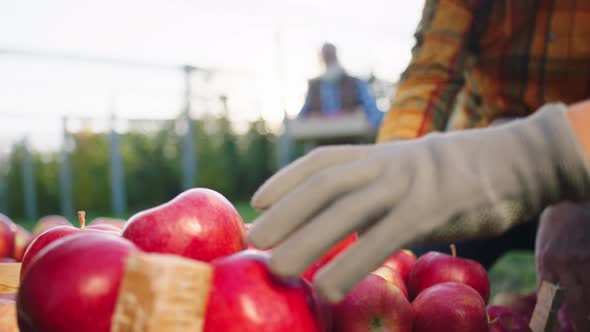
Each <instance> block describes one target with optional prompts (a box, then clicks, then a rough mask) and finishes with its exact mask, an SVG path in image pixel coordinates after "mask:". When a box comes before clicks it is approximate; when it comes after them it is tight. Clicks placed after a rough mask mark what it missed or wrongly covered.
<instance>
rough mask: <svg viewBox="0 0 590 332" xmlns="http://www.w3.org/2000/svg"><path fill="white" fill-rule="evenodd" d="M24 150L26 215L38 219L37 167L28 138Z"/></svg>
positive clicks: (30, 218)
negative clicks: (35, 166)
mask: <svg viewBox="0 0 590 332" xmlns="http://www.w3.org/2000/svg"><path fill="white" fill-rule="evenodd" d="M22 151H23V188H24V193H25V217H27V219H28V220H36V219H37V193H36V190H35V169H34V165H33V160H32V158H31V154H30V152H29V147H28V139H27V138H25V139H24V140H23V143H22Z"/></svg>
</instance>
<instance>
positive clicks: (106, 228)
mask: <svg viewBox="0 0 590 332" xmlns="http://www.w3.org/2000/svg"><path fill="white" fill-rule="evenodd" d="M86 229H94V230H99V231H105V232H113V233H117V234H121V232H122V230H121V229H120V228H119V227H117V226H113V225H108V224H98V225H90V226H88V227H86Z"/></svg>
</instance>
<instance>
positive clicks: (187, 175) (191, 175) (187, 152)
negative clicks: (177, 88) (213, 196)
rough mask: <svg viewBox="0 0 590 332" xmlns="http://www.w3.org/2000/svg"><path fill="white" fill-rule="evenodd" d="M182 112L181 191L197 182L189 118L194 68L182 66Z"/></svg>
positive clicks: (194, 138)
mask: <svg viewBox="0 0 590 332" xmlns="http://www.w3.org/2000/svg"><path fill="white" fill-rule="evenodd" d="M183 70H184V86H185V95H184V110H183V114H182V120H183V121H184V128H185V132H184V140H183V144H182V187H183V189H185V190H186V189H190V188H192V187H194V186H195V185H196V182H197V171H198V170H197V157H196V153H197V152H196V149H195V140H196V137H195V133H194V132H195V130H194V127H193V121H192V118H191V96H192V86H191V79H192V73H193V71H194V70H195V68H194V67H191V66H184V67H183Z"/></svg>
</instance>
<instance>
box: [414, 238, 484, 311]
mask: <svg viewBox="0 0 590 332" xmlns="http://www.w3.org/2000/svg"><path fill="white" fill-rule="evenodd" d="M453 253H454V247H453ZM451 281H453V282H460V283H463V284H466V285H469V286H471V287H473V289H475V290H476V291H478V292H479V294H480V295H481V297H482V298H483V299H484V301H485V302H486V303H487V302H488V300H489V298H490V279H489V278H488V274H487V272H486V270H485V269H484V268H483V266H481V264H479V263H478V262H476V261H474V260H470V259H463V258H458V257H455V255H454V254H453V255H452V256H451V255H447V254H443V253H440V252H429V253H427V254H425V255H423V256H422V257H420V258H419V259H418V260H417V261H416V264H415V265H414V267H413V268H412V271H410V276H409V278H408V291H409V292H410V297H411V298H415V297H416V296H418V294H419V293H420V292H422V291H423V290H425V289H426V288H428V287H430V286H433V285H436V284H440V283H443V282H451Z"/></svg>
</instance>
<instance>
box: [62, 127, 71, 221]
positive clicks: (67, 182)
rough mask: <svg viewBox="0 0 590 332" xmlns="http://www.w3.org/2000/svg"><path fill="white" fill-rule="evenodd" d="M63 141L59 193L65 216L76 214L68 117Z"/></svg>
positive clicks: (63, 128)
mask: <svg viewBox="0 0 590 332" xmlns="http://www.w3.org/2000/svg"><path fill="white" fill-rule="evenodd" d="M62 130H63V142H62V145H61V162H60V164H59V166H60V167H59V194H60V200H59V201H60V207H61V214H62V215H63V216H71V215H73V214H74V208H73V204H72V173H71V169H70V157H69V144H70V135H69V133H68V118H67V117H65V116H64V117H63V118H62Z"/></svg>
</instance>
